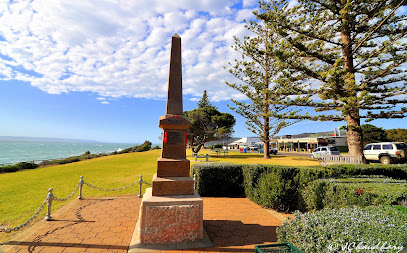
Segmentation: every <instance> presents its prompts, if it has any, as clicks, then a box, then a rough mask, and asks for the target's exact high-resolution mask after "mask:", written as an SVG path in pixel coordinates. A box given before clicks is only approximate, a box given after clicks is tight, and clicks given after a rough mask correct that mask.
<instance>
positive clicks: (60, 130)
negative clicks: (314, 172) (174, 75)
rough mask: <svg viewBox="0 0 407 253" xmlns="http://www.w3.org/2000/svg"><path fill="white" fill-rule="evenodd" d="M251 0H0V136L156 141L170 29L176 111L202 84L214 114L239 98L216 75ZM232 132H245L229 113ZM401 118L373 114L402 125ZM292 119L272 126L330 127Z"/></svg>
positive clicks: (230, 56)
mask: <svg viewBox="0 0 407 253" xmlns="http://www.w3.org/2000/svg"><path fill="white" fill-rule="evenodd" d="M256 5H257V1H254V0H243V1H233V0H205V1H203V0H202V1H190V0H179V1H172V0H171V1H169V0H168V1H166V0H145V1H143V0H137V1H107V0H100V1H88V0H80V1H79V0H72V1H53V0H42V1H38V0H32V1H10V2H6V1H3V2H2V3H0V136H35V137H54V138H70V139H72V138H74V139H89V140H97V141H104V142H131V143H133V142H143V141H144V140H150V141H151V142H153V143H158V142H159V140H158V136H159V135H160V134H161V130H160V129H159V128H158V117H159V116H163V115H164V114H165V99H166V92H167V80H168V64H169V55H170V53H169V49H170V41H171V36H172V35H173V34H174V33H178V34H179V35H180V36H181V37H182V50H183V52H182V53H183V55H182V57H183V58H182V60H183V88H184V91H183V92H184V110H192V109H194V108H196V102H197V100H198V99H200V98H201V96H202V93H203V91H204V90H207V91H208V95H209V98H210V99H211V101H212V102H213V104H214V105H215V106H217V107H218V108H219V110H220V111H222V112H229V113H232V114H234V113H233V112H232V111H231V110H230V109H229V108H228V107H227V104H228V103H229V104H230V103H231V102H230V99H231V98H234V99H244V97H243V96H242V95H241V94H239V93H238V92H236V91H234V90H232V89H231V88H229V87H228V86H227V85H226V84H225V81H229V82H235V81H236V80H235V79H234V77H233V76H231V75H230V74H229V73H227V71H226V70H224V68H223V67H224V66H227V62H228V61H233V60H234V59H235V58H238V57H239V54H238V53H237V52H235V51H234V50H233V49H232V48H231V46H232V45H233V44H234V40H233V36H237V37H239V38H242V37H243V36H244V35H248V32H247V30H246V29H245V28H244V24H243V22H242V20H243V19H245V18H246V19H249V18H250V17H251V12H252V11H253V10H254V9H255V7H256ZM234 116H235V117H236V119H237V124H236V127H235V136H237V137H246V136H253V134H252V133H251V132H249V131H248V130H247V129H246V128H245V125H244V119H243V118H242V117H240V116H238V115H236V114H234ZM405 123H406V120H382V121H380V120H378V121H374V122H373V124H375V125H377V126H380V127H384V128H406V124H405ZM344 124H345V123H344V122H339V123H338V122H337V123H332V122H318V123H315V122H305V121H304V122H300V123H298V124H296V125H293V126H291V127H288V128H286V129H284V130H283V131H282V132H281V134H298V133H303V132H318V131H329V130H333V128H334V127H339V126H341V125H344Z"/></svg>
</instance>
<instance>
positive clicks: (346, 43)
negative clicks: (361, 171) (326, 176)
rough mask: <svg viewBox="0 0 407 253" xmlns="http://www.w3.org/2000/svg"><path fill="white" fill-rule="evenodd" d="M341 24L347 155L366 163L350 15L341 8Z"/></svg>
mask: <svg viewBox="0 0 407 253" xmlns="http://www.w3.org/2000/svg"><path fill="white" fill-rule="evenodd" d="M342 11H343V12H342V15H343V18H342V26H343V30H342V32H341V39H342V43H343V46H342V59H343V67H344V70H346V72H347V74H346V75H345V76H344V77H345V79H344V82H345V83H344V87H343V89H344V90H345V96H346V97H347V99H346V101H347V106H348V107H349V109H348V111H347V115H345V120H346V124H347V127H348V128H347V129H348V131H347V133H346V139H347V142H348V148H349V155H351V156H360V157H362V161H363V163H366V158H365V156H364V155H363V138H362V128H361V127H360V115H359V104H358V101H357V100H356V99H354V98H355V97H357V93H356V91H355V90H354V89H353V88H352V87H353V85H352V84H354V83H355V75H354V73H355V69H354V65H353V55H352V50H353V48H352V41H351V36H350V25H349V23H350V20H349V19H350V15H348V13H347V12H348V10H346V9H343V10H342Z"/></svg>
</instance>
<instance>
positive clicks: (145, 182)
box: [143, 180, 153, 187]
mask: <svg viewBox="0 0 407 253" xmlns="http://www.w3.org/2000/svg"><path fill="white" fill-rule="evenodd" d="M143 183H145V184H146V185H148V186H151V187H153V186H152V185H151V184H150V183H147V182H146V181H144V180H143Z"/></svg>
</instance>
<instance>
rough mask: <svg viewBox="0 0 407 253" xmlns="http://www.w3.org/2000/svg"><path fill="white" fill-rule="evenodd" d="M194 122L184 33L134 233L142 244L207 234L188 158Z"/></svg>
mask: <svg viewBox="0 0 407 253" xmlns="http://www.w3.org/2000/svg"><path fill="white" fill-rule="evenodd" d="M190 125H191V123H190V121H189V120H188V119H187V118H186V117H185V116H184V115H183V106H182V64H181V37H180V36H179V35H178V34H175V35H173V36H172V43H171V59H170V72H169V78H168V96H167V110H166V115H165V116H162V117H160V119H159V127H160V128H161V129H162V130H163V138H162V148H161V157H160V158H158V160H157V173H156V174H155V175H154V176H153V184H152V188H148V189H147V190H146V192H145V194H144V196H143V200H142V203H141V207H140V215H139V220H138V221H137V225H136V232H135V234H136V236H134V235H133V239H134V238H135V237H136V238H135V240H136V243H137V245H138V246H140V245H161V244H179V243H186V242H194V241H199V240H200V239H202V237H203V200H202V198H201V197H200V196H199V194H198V193H197V192H196V191H195V190H194V181H193V179H192V178H191V177H190V176H189V173H190V172H189V171H190V163H189V160H188V159H186V131H187V129H188V128H189V127H190ZM132 244H133V240H132ZM138 246H137V247H138ZM130 247H133V246H130ZM134 247H136V246H134Z"/></svg>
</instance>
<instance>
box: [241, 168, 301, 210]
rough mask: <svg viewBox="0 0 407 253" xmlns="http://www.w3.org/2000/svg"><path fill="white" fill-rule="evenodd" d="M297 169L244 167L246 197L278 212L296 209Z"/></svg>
mask: <svg viewBox="0 0 407 253" xmlns="http://www.w3.org/2000/svg"><path fill="white" fill-rule="evenodd" d="M298 171H299V169H298V168H291V167H286V166H267V165H246V166H245V167H244V170H243V175H244V189H245V193H246V196H247V197H248V198H249V199H251V200H252V201H253V202H255V203H257V204H260V205H262V206H266V207H270V208H273V209H276V210H279V211H288V210H290V209H293V208H294V209H295V208H296V207H297V204H296V203H297V199H298V197H297V195H298V191H297V182H296V175H297V174H298Z"/></svg>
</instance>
